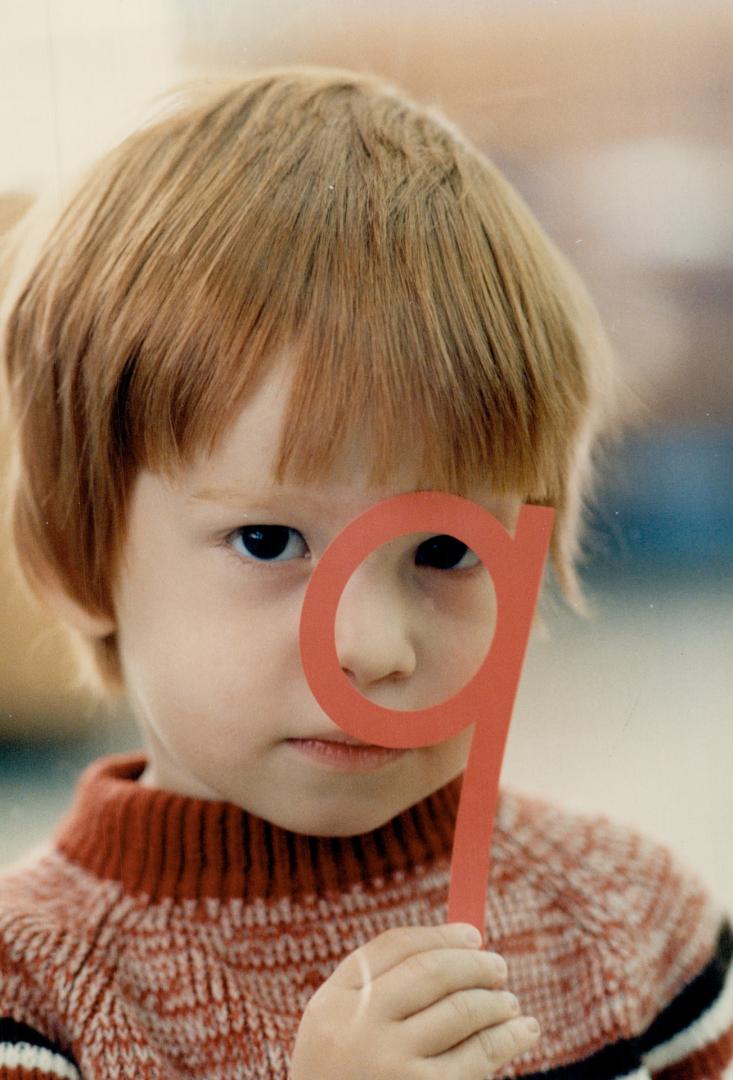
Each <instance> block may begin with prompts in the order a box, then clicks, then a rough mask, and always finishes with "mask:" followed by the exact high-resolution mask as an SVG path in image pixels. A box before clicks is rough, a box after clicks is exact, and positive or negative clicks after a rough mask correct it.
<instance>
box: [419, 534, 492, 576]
mask: <svg viewBox="0 0 733 1080" xmlns="http://www.w3.org/2000/svg"><path fill="white" fill-rule="evenodd" d="M480 561H481V560H480V559H479V557H478V555H476V554H474V552H473V551H471V549H470V547H467V546H466V544H464V543H463V542H462V541H461V540H456V538H455V536H431V537H430V539H429V540H424V541H423V542H422V544H420V546H419V547H418V549H417V551H416V552H415V565H416V566H430V567H432V568H433V569H434V570H468V569H470V568H472V567H474V566H478V565H479V563H480Z"/></svg>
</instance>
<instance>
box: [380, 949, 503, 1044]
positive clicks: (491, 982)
mask: <svg viewBox="0 0 733 1080" xmlns="http://www.w3.org/2000/svg"><path fill="white" fill-rule="evenodd" d="M506 977H507V966H506V961H505V960H504V959H503V957H501V956H497V954H496V953H485V952H480V951H479V950H477V949H475V950H474V949H430V950H429V951H428V952H422V953H415V954H414V955H413V956H408V957H407V959H406V960H403V961H402V963H401V964H398V965H397V966H396V967H393V968H391V969H390V971H388V972H386V973H385V974H384V975H382V976H380V978H379V980H378V982H377V984H376V986H375V988H374V989H375V992H376V993H377V994H378V995H379V1008H380V1012H381V1013H382V1015H384V1016H385V1017H388V1018H389V1019H390V1020H405V1019H406V1018H407V1017H410V1016H413V1015H414V1014H415V1013H419V1012H421V1010H423V1009H427V1008H428V1007H429V1006H431V1005H434V1004H435V1003H436V1002H439V1001H440V1000H441V999H442V998H445V997H448V996H449V995H450V994H453V993H455V992H456V991H458V990H470V989H472V988H479V989H482V990H497V989H499V988H500V987H502V986H504V983H505V982H506ZM457 1041H458V1040H457V1039H454V1040H453V1042H457Z"/></svg>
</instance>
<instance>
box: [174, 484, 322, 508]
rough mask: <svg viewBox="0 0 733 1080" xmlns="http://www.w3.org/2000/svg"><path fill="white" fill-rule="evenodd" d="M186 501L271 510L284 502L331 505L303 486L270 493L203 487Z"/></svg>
mask: <svg viewBox="0 0 733 1080" xmlns="http://www.w3.org/2000/svg"><path fill="white" fill-rule="evenodd" d="M186 499H187V501H188V502H215V503H221V504H222V505H226V506H231V507H233V508H236V509H239V510H241V509H243V508H245V507H246V508H247V509H248V510H262V511H272V510H276V509H281V508H282V506H283V504H284V503H293V502H300V503H307V504H308V505H310V506H317V507H324V506H329V505H333V499H329V498H327V497H325V496H323V495H319V494H316V493H315V492H313V493H310V492H308V491H307V489H304V488H296V489H292V488H278V489H275V490H274V491H272V492H270V493H265V492H262V491H258V490H255V491H252V492H248V493H245V492H244V491H242V490H240V489H238V488H230V487H223V488H219V487H205V488H200V489H198V490H197V491H193V492H191V494H190V495H188V496H186Z"/></svg>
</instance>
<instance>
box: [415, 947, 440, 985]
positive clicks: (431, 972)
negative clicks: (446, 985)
mask: <svg viewBox="0 0 733 1080" xmlns="http://www.w3.org/2000/svg"><path fill="white" fill-rule="evenodd" d="M406 967H407V973H408V975H409V976H410V977H411V978H416V979H421V980H424V979H428V980H429V981H430V982H431V983H433V984H434V983H436V982H439V981H440V978H441V974H442V973H443V971H444V967H445V965H444V964H441V963H440V958H439V957H437V956H435V955H434V954H433V953H429V952H424V953H415V955H414V956H411V957H410V958H409V960H407V961H406Z"/></svg>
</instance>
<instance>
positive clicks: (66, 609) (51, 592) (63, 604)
mask: <svg viewBox="0 0 733 1080" xmlns="http://www.w3.org/2000/svg"><path fill="white" fill-rule="evenodd" d="M37 587H38V593H39V596H40V599H41V600H42V601H43V603H44V604H45V605H46V606H47V607H48V608H49V609H50V610H51V611H52V612H53V614H54V615H55V616H56V617H57V618H58V619H60V621H61V622H63V623H66V625H67V626H71V627H72V628H73V629H74V630H77V631H78V632H79V633H80V634H83V635H84V637H87V638H106V637H109V636H110V634H114V632H115V630H116V629H117V623H116V622H115V620H114V618H113V617H112V616H110V615H101V614H96V613H95V612H92V611H89V610H88V609H87V608H86V607H84V606H83V605H82V604H80V603H79V601H78V600H75V599H74V598H73V597H71V596H69V594H68V592H67V591H66V589H64V588H63V586H62V585H61V584H60V582H59V581H58V580H57V579H56V577H55V575H54V576H51V575H44V577H43V580H40V581H38V582H37Z"/></svg>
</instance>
